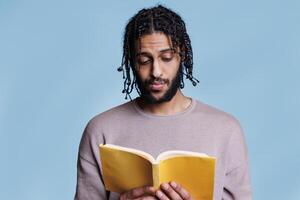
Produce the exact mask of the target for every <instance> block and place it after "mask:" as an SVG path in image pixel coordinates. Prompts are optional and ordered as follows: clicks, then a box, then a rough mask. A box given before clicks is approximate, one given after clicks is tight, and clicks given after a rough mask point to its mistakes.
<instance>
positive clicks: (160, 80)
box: [145, 77, 170, 85]
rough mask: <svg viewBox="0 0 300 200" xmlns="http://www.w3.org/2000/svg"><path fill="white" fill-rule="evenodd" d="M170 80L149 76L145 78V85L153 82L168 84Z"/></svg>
mask: <svg viewBox="0 0 300 200" xmlns="http://www.w3.org/2000/svg"><path fill="white" fill-rule="evenodd" d="M169 82H170V81H169V80H168V79H163V78H160V77H158V78H149V79H147V80H145V85H150V84H153V83H156V84H165V83H166V84H168V83H169Z"/></svg>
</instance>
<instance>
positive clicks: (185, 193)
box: [170, 181, 192, 200]
mask: <svg viewBox="0 0 300 200" xmlns="http://www.w3.org/2000/svg"><path fill="white" fill-rule="evenodd" d="M170 185H171V187H172V188H173V189H174V190H175V191H176V192H177V194H179V195H180V197H181V198H182V199H184V200H192V197H191V195H190V193H189V192H188V191H187V190H186V189H184V188H183V187H182V186H181V185H180V184H178V183H176V182H175V181H171V182H170Z"/></svg>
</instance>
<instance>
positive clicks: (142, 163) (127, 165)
mask: <svg viewBox="0 0 300 200" xmlns="http://www.w3.org/2000/svg"><path fill="white" fill-rule="evenodd" d="M99 150H100V159H101V164H102V172H103V179H104V185H105V188H106V190H109V191H113V192H118V193H123V192H125V191H129V190H131V189H133V188H136V187H141V186H146V185H152V184H153V179H152V164H151V162H150V161H148V160H147V159H145V158H144V157H143V156H140V155H138V154H136V153H133V152H131V151H124V149H123V148H121V149H120V148H116V147H115V148H113V147H112V146H111V145H110V146H107V145H100V146H99Z"/></svg>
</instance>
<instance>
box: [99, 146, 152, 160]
mask: <svg viewBox="0 0 300 200" xmlns="http://www.w3.org/2000/svg"><path fill="white" fill-rule="evenodd" d="M99 146H105V147H109V148H112V149H117V150H121V151H125V152H130V153H133V154H137V155H139V156H141V157H143V158H145V159H147V160H149V161H150V162H151V163H154V162H155V159H154V158H153V156H152V155H150V154H149V153H146V152H144V151H141V150H138V149H133V148H129V147H122V146H118V145H114V144H105V145H103V144H100V145H99Z"/></svg>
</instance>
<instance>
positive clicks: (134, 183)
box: [99, 144, 216, 200]
mask: <svg viewBox="0 0 300 200" xmlns="http://www.w3.org/2000/svg"><path fill="white" fill-rule="evenodd" d="M99 150H100V158H101V163H102V171H103V179H104V184H105V188H106V190H109V191H112V192H118V193H123V192H125V191H128V190H131V189H133V188H137V187H142V186H147V185H149V186H154V187H155V188H156V189H157V188H158V187H159V186H160V184H161V183H165V182H170V181H175V182H177V183H179V184H180V185H182V186H183V187H184V188H185V189H187V190H188V191H189V193H190V194H191V196H192V197H193V198H194V199H196V200H212V199H213V192H214V175H215V163H216V158H215V157H210V156H208V155H206V154H203V153H197V152H191V151H177V150H176V151H165V152H163V153H161V154H159V156H158V157H157V158H156V159H154V158H153V157H152V156H151V155H150V154H148V153H146V152H143V151H140V150H137V149H132V148H126V147H121V146H117V145H112V144H105V145H103V144H100V145H99Z"/></svg>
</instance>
